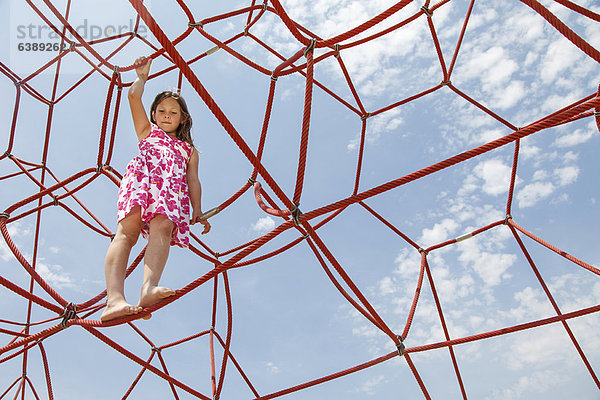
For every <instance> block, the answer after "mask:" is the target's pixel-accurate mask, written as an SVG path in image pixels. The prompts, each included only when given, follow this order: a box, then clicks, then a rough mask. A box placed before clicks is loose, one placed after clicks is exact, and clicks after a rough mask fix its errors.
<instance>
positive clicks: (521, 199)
mask: <svg viewBox="0 0 600 400" xmlns="http://www.w3.org/2000/svg"><path fill="white" fill-rule="evenodd" d="M554 190H556V186H554V184H552V182H533V183H530V184H528V185H526V186H525V187H523V189H521V190H520V191H519V193H517V201H518V204H519V207H520V208H526V207H531V206H534V205H536V204H537V202H538V201H540V200H542V199H544V198H546V197H548V196H550V195H551V194H552V193H553V192H554Z"/></svg>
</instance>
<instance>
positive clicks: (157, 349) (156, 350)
mask: <svg viewBox="0 0 600 400" xmlns="http://www.w3.org/2000/svg"><path fill="white" fill-rule="evenodd" d="M152 351H154V352H156V353H160V352H161V351H162V349H159V348H158V347H152Z"/></svg>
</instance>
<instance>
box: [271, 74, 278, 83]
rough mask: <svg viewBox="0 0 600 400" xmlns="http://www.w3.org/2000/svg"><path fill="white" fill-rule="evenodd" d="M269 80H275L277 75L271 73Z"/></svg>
mask: <svg viewBox="0 0 600 400" xmlns="http://www.w3.org/2000/svg"><path fill="white" fill-rule="evenodd" d="M271 80H272V81H273V82H277V76H275V73H272V74H271Z"/></svg>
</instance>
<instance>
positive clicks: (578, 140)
mask: <svg viewBox="0 0 600 400" xmlns="http://www.w3.org/2000/svg"><path fill="white" fill-rule="evenodd" d="M594 135H595V131H594V130H591V129H590V130H585V131H584V130H582V129H577V130H576V131H574V132H569V133H567V134H565V135H562V136H560V137H558V138H557V139H556V140H555V141H554V145H555V146H557V147H572V146H576V145H578V144H582V143H585V142H587V141H588V140H590V139H591V138H592V136H594Z"/></svg>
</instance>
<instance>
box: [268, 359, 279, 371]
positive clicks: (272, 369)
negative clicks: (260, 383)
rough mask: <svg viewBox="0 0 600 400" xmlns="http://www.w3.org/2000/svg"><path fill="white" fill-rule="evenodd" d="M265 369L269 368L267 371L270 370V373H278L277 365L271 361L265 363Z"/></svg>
mask: <svg viewBox="0 0 600 400" xmlns="http://www.w3.org/2000/svg"><path fill="white" fill-rule="evenodd" d="M267 369H268V370H269V372H271V373H272V374H278V373H279V367H278V366H277V365H275V364H274V363H273V362H270V361H269V362H268V363H267Z"/></svg>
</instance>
